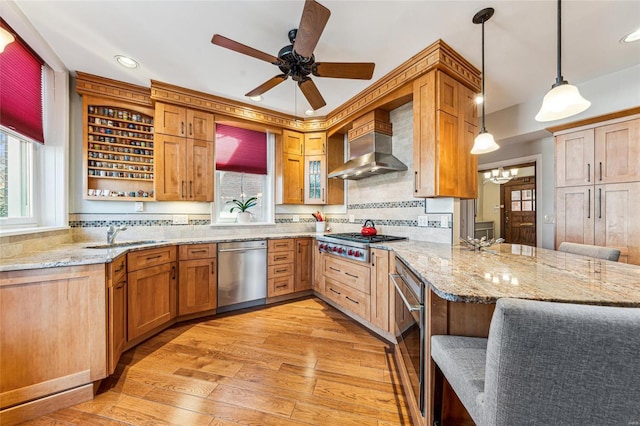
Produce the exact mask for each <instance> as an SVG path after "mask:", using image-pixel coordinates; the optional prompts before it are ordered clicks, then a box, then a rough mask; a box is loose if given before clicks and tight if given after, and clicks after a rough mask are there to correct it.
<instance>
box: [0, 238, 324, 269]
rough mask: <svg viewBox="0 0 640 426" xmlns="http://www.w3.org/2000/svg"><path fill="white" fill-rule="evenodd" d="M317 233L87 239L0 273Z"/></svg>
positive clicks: (10, 262)
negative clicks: (108, 244) (134, 241)
mask: <svg viewBox="0 0 640 426" xmlns="http://www.w3.org/2000/svg"><path fill="white" fill-rule="evenodd" d="M316 235H317V234H316V233H315V232H297V233H278V234H274V233H264V234H260V233H256V234H251V235H240V236H237V235H235V236H230V235H225V236H220V237H206V238H197V237H196V238H181V239H173V240H171V239H165V240H161V241H157V242H154V243H151V244H139V245H130V246H119V247H113V248H105V249H95V248H87V247H88V246H94V245H100V244H104V241H100V242H95V241H94V242H91V241H85V242H81V243H70V244H60V245H58V246H55V247H53V248H51V249H49V250H42V251H38V252H31V253H25V254H23V255H20V256H16V257H10V258H2V259H1V261H0V272H8V271H21V270H27V269H41V268H55V267H61V266H77V265H93V264H97V263H111V262H112V261H113V260H114V259H115V258H117V257H118V256H120V255H122V254H125V253H128V252H132V251H136V250H146V249H150V248H154V247H164V246H168V245H180V244H206V243H222V242H227V241H250V240H269V239H280V238H304V237H315V236H316ZM126 242H128V241H127V240H125V239H122V240H120V239H118V240H117V243H126Z"/></svg>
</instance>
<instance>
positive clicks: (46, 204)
mask: <svg viewBox="0 0 640 426" xmlns="http://www.w3.org/2000/svg"><path fill="white" fill-rule="evenodd" d="M2 14H3V19H5V21H7V23H8V24H9V25H11V27H12V28H13V29H14V30H16V31H17V32H18V33H19V34H20V36H21V37H22V38H23V39H24V40H25V42H26V43H27V44H28V45H29V46H30V47H31V48H32V49H33V50H34V51H35V52H36V53H37V54H38V55H39V56H40V57H41V58H42V59H43V60H44V62H45V63H46V65H45V67H44V72H43V85H44V94H43V97H44V99H43V104H44V108H43V121H44V122H43V130H44V139H45V145H44V146H37V147H34V148H35V149H34V156H33V176H32V185H33V190H34V192H33V200H32V201H33V206H32V209H33V210H32V211H33V218H34V221H35V223H30V224H26V223H23V224H20V223H19V222H18V221H16V222H12V223H2V222H1V221H0V236H8V235H20V234H30V233H34V232H41V231H42V232H43V231H50V230H53V229H65V228H68V224H69V203H68V199H69V72H68V70H67V69H66V67H65V66H64V64H63V63H62V61H60V59H59V58H58V57H57V56H56V55H55V53H54V52H53V50H52V49H51V48H50V47H49V45H48V44H47V43H46V41H45V40H44V39H43V38H42V36H41V35H40V34H39V33H38V32H37V31H36V30H35V28H33V26H32V25H31V23H30V22H29V21H28V20H27V19H26V18H25V17H24V15H23V14H22V12H21V11H20V9H19V8H18V7H17V6H16V5H15V4H14V3H13V2H11V1H8V2H3V9H2Z"/></svg>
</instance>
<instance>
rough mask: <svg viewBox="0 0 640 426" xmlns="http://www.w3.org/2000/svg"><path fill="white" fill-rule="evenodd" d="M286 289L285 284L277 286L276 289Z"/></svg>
mask: <svg viewBox="0 0 640 426" xmlns="http://www.w3.org/2000/svg"><path fill="white" fill-rule="evenodd" d="M285 287H287V284H282V285H277V286H276V288H285Z"/></svg>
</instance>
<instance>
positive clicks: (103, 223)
mask: <svg viewBox="0 0 640 426" xmlns="http://www.w3.org/2000/svg"><path fill="white" fill-rule="evenodd" d="M210 223H211V221H210V220H208V219H189V225H209V224H210ZM109 225H115V226H122V225H125V226H186V225H174V224H173V220H169V219H162V220H73V221H69V227H71V228H105V227H107V226H109Z"/></svg>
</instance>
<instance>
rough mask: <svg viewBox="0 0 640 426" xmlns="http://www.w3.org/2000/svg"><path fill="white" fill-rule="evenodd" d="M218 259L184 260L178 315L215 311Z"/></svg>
mask: <svg viewBox="0 0 640 426" xmlns="http://www.w3.org/2000/svg"><path fill="white" fill-rule="evenodd" d="M216 272H217V269H216V259H214V258H210V259H196V260H183V261H181V262H180V279H179V280H178V315H185V314H193V313H197V312H204V311H208V310H211V309H215V308H216V306H217V303H216V288H217V280H216Z"/></svg>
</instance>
